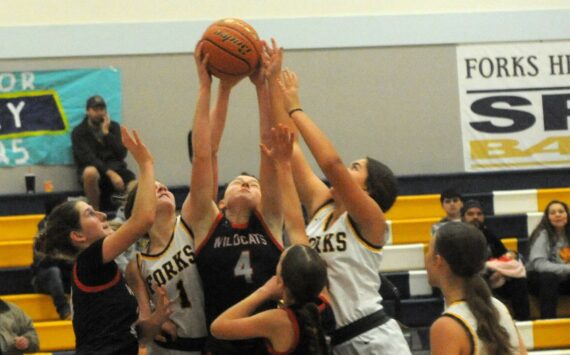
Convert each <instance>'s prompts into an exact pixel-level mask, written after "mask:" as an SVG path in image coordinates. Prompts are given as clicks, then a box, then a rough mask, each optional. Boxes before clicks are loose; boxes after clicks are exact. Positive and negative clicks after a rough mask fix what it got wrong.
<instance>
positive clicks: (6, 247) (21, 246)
mask: <svg viewBox="0 0 570 355" xmlns="http://www.w3.org/2000/svg"><path fill="white" fill-rule="evenodd" d="M33 244H34V241H33V240H17V241H8V242H6V241H4V242H0V268H13V267H21V266H30V265H31V264H32V256H33V252H32V248H33Z"/></svg>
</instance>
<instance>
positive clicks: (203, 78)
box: [194, 41, 237, 87]
mask: <svg viewBox="0 0 570 355" xmlns="http://www.w3.org/2000/svg"><path fill="white" fill-rule="evenodd" d="M203 49H204V43H203V42H202V41H200V42H198V45H197V46H196V50H195V51H194V61H195V62H196V69H197V70H198V79H199V80H200V84H201V85H203V86H206V87H210V85H212V75H210V73H209V72H208V60H209V59H210V54H208V53H206V54H205V55H202V50H203ZM236 84H237V83H236Z"/></svg>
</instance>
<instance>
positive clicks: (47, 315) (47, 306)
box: [0, 294, 59, 322]
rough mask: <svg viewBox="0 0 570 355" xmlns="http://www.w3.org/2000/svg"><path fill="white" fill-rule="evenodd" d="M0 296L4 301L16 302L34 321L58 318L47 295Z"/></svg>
mask: <svg viewBox="0 0 570 355" xmlns="http://www.w3.org/2000/svg"><path fill="white" fill-rule="evenodd" d="M0 298H1V299H3V300H4V301H7V302H12V303H14V304H16V305H17V306H18V307H20V308H21V309H22V310H23V311H24V312H25V313H26V314H27V315H28V316H30V318H32V320H33V321H34V322H41V321H53V320H59V315H58V314H57V311H56V309H55V306H54V304H53V301H52V299H51V297H50V296H49V295H43V294H23V295H5V296H1V297H0Z"/></svg>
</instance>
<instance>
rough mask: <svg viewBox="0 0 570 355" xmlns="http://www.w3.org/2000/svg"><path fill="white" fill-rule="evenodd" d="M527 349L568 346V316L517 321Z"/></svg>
mask: <svg viewBox="0 0 570 355" xmlns="http://www.w3.org/2000/svg"><path fill="white" fill-rule="evenodd" d="M516 324H517V328H518V329H519V332H520V334H521V337H522V338H523V340H524V343H525V345H526V347H527V348H528V349H529V350H534V349H539V350H540V349H557V348H570V336H568V334H570V318H562V319H541V320H534V321H528V322H517V323H516Z"/></svg>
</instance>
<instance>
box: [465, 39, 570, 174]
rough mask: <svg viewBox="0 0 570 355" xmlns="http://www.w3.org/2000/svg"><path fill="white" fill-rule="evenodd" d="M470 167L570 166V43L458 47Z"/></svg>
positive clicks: (494, 168)
mask: <svg viewBox="0 0 570 355" xmlns="http://www.w3.org/2000/svg"><path fill="white" fill-rule="evenodd" d="M457 68H458V80H459V98H460V111H461V115H460V116H461V130H462V136H463V137H462V138H463V156H464V162H465V170H466V171H490V170H514V169H542V168H550V167H562V166H564V167H568V166H570V132H569V129H568V124H569V120H568V119H569V116H570V42H544V43H508V44H492V45H488V44H486V45H464V46H463V45H462V46H458V47H457Z"/></svg>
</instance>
